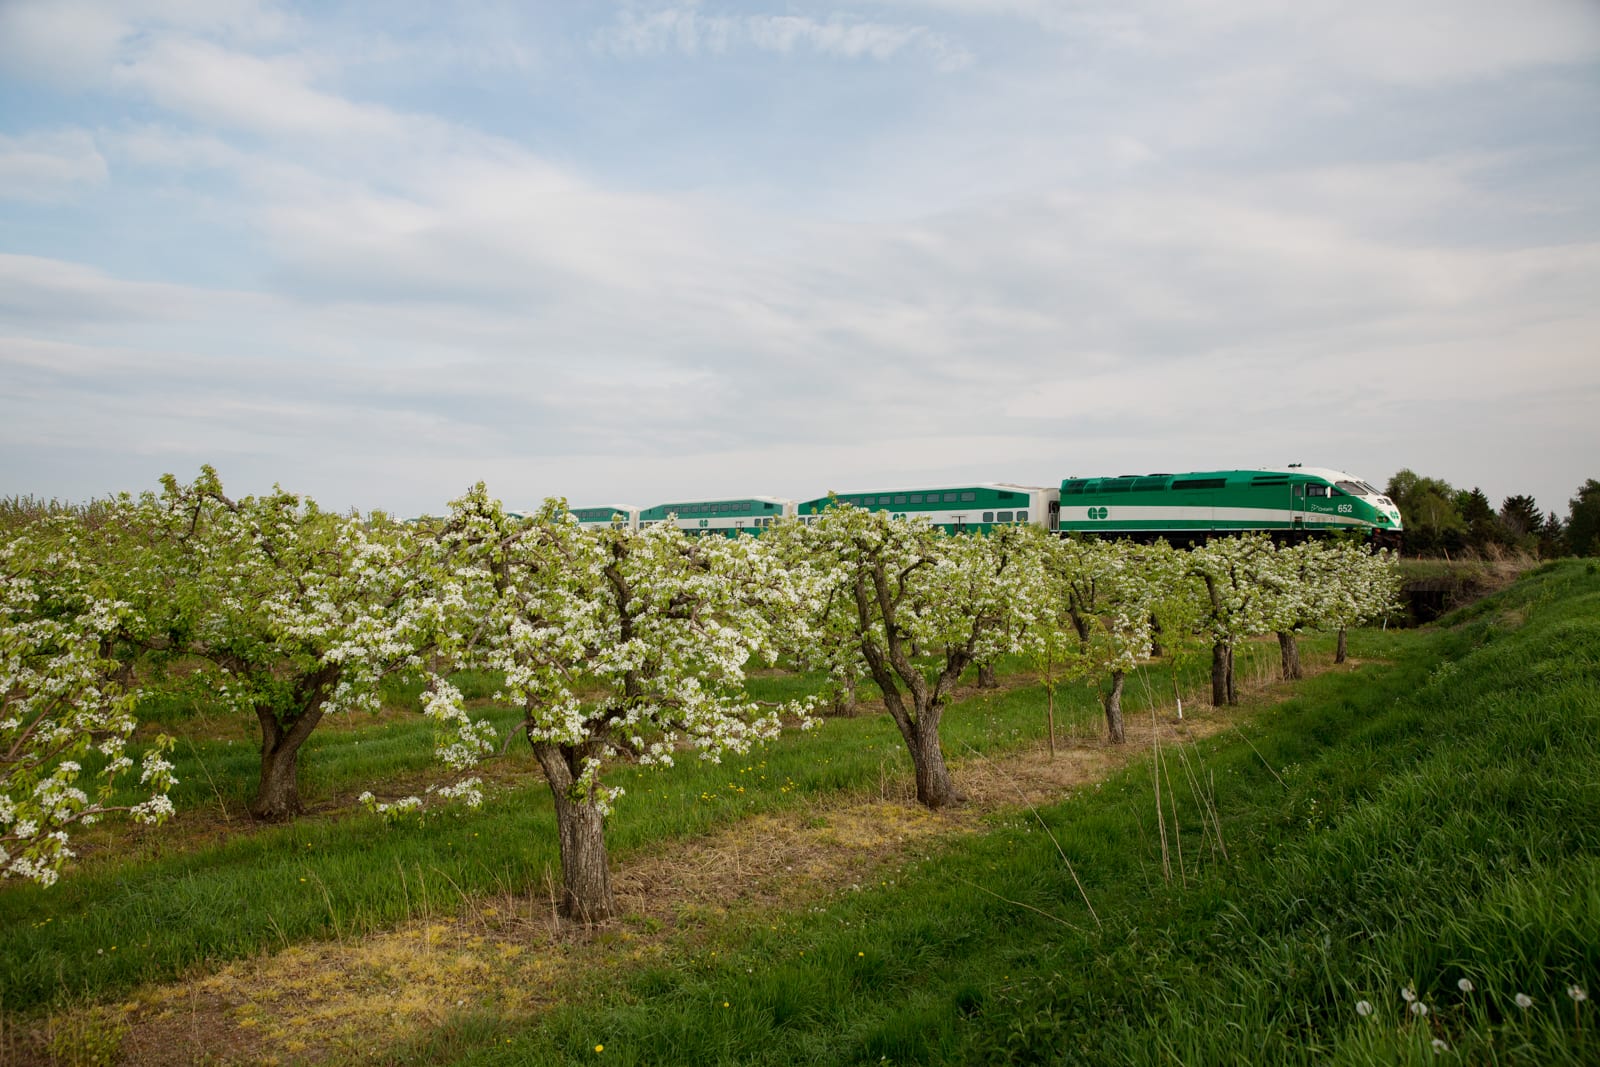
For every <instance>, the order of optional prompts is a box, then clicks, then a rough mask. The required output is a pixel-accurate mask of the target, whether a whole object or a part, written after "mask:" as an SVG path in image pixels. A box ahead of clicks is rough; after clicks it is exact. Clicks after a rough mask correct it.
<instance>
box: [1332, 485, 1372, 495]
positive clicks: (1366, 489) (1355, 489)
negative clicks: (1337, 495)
mask: <svg viewBox="0 0 1600 1067" xmlns="http://www.w3.org/2000/svg"><path fill="white" fill-rule="evenodd" d="M1333 484H1334V485H1337V486H1338V487H1339V488H1340V489H1341V490H1342V491H1344V492H1346V493H1349V494H1350V495H1351V496H1377V495H1378V491H1377V490H1376V489H1374V488H1372V486H1370V485H1368V484H1367V483H1366V482H1334V483H1333Z"/></svg>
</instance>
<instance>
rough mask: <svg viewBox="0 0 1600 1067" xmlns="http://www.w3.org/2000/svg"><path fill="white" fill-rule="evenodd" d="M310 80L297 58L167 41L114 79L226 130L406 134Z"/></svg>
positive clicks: (327, 135)
mask: <svg viewBox="0 0 1600 1067" xmlns="http://www.w3.org/2000/svg"><path fill="white" fill-rule="evenodd" d="M311 73H312V72H311V71H310V70H308V69H307V66H306V64H305V62H304V61H302V60H300V59H298V58H295V57H293V56H288V57H268V58H264V57H258V56H255V55H251V54H248V53H242V52H239V51H237V50H232V49H227V48H223V47H220V46H218V45H215V44H212V43H210V42H207V41H202V40H197V39H193V38H175V37H163V38H160V39H158V40H155V41H152V42H151V43H150V44H149V45H147V46H146V47H144V48H142V49H139V50H138V51H136V52H135V54H134V55H133V57H132V58H130V59H128V60H127V61H125V62H123V63H121V64H119V65H118V66H117V68H116V71H115V77H116V79H117V81H119V82H120V83H122V84H125V85H128V86H131V87H133V88H136V89H138V90H139V91H141V92H143V93H144V94H146V95H148V96H149V97H150V99H151V100H153V101H154V102H155V103H157V104H159V105H161V106H162V107H164V108H167V109H168V110H170V111H174V112H177V113H179V114H181V115H185V116H188V117H190V118H195V119H199V120H201V121H202V122H205V123H208V124H211V125H213V126H220V127H223V128H231V129H240V130H244V131H247V132H251V133H265V134H280V135H283V134H287V135H305V136H311V137H317V138H323V139H335V138H345V137H357V138H371V137H394V136H396V135H398V134H399V133H400V132H401V126H402V120H401V118H400V117H399V116H397V115H396V114H394V113H393V112H391V111H389V110H388V109H386V108H382V107H376V106H373V105H369V104H359V103H353V102H351V101H349V100H346V99H344V98H342V97H340V96H337V95H334V94H332V93H327V92H322V91H319V90H317V89H315V88H313V87H312V86H311V85H310V84H309V82H310V80H311Z"/></svg>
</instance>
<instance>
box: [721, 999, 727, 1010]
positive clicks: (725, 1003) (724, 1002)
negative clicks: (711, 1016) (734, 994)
mask: <svg viewBox="0 0 1600 1067" xmlns="http://www.w3.org/2000/svg"><path fill="white" fill-rule="evenodd" d="M722 1006H723V1007H724V1008H726V1007H727V1006H728V1002H727V1001H726V1000H724V1001H723V1002H722Z"/></svg>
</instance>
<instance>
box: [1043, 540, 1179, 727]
mask: <svg viewBox="0 0 1600 1067" xmlns="http://www.w3.org/2000/svg"><path fill="white" fill-rule="evenodd" d="M1170 554H1171V553H1170V550H1168V549H1167V548H1166V546H1165V545H1160V546H1153V547H1146V546H1141V545H1137V544H1134V543H1133V542H1131V541H1121V540H1117V541H1100V540H1086V539H1082V538H1068V539H1065V540H1061V541H1055V542H1053V543H1051V544H1050V545H1049V550H1048V553H1047V555H1046V557H1045V565H1044V568H1043V575H1044V579H1045V581H1046V583H1047V584H1046V594H1045V596H1046V598H1047V600H1048V601H1049V603H1050V604H1052V605H1053V606H1054V608H1055V611H1054V613H1053V615H1052V616H1049V617H1051V618H1053V619H1055V620H1057V626H1060V625H1061V624H1062V623H1067V624H1070V627H1071V630H1072V632H1073V634H1074V635H1075V636H1076V643H1075V644H1074V645H1072V646H1069V647H1070V651H1071V656H1070V658H1069V659H1068V663H1069V673H1071V674H1078V675H1082V676H1084V677H1088V678H1090V679H1092V680H1093V681H1094V682H1095V684H1096V685H1098V682H1099V679H1101V678H1104V679H1105V680H1106V689H1105V691H1104V692H1103V693H1101V695H1100V702H1101V706H1102V709H1103V710H1104V712H1105V717H1106V732H1107V734H1108V736H1109V737H1110V739H1111V741H1112V742H1113V743H1114V744H1122V743H1123V742H1124V741H1126V740H1127V734H1126V731H1125V729H1124V726H1123V720H1122V688H1123V683H1124V681H1125V680H1126V678H1127V675H1128V672H1129V671H1131V670H1133V669H1134V667H1136V666H1137V665H1138V663H1139V661H1140V660H1141V659H1143V658H1144V657H1145V656H1146V655H1147V654H1148V653H1149V651H1150V647H1151V643H1152V638H1153V635H1154V624H1155V609H1156V605H1157V603H1158V602H1159V600H1160V599H1161V597H1162V590H1163V586H1164V583H1165V581H1166V579H1167V577H1168V575H1167V573H1166V571H1167V568H1166V567H1164V566H1163V564H1164V563H1165V561H1166V560H1167V559H1168V557H1169V556H1170ZM1035 639H1036V640H1038V641H1048V640H1051V639H1052V635H1051V634H1050V633H1049V632H1048V631H1047V630H1045V629H1044V628H1041V629H1040V630H1039V631H1038V633H1037V635H1036V638H1035Z"/></svg>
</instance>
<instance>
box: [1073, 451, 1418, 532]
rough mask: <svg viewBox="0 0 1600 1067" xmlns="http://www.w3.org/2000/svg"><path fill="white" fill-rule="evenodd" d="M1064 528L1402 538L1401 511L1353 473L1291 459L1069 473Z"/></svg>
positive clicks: (1080, 530)
mask: <svg viewBox="0 0 1600 1067" xmlns="http://www.w3.org/2000/svg"><path fill="white" fill-rule="evenodd" d="M1060 528H1061V531H1062V533H1096V534H1104V535H1107V536H1111V537H1130V538H1136V539H1141V540H1154V539H1156V538H1158V537H1161V538H1165V539H1167V540H1168V541H1172V542H1182V541H1199V540H1205V539H1206V538H1208V537H1211V536H1213V535H1216V534H1232V533H1249V532H1263V533H1269V534H1272V535H1274V536H1279V537H1298V536H1304V535H1308V534H1313V533H1328V532H1331V531H1336V530H1358V531H1362V532H1364V533H1365V534H1366V535H1367V536H1369V537H1370V538H1371V539H1373V540H1374V541H1376V542H1377V543H1379V544H1389V545H1394V546H1395V547H1398V546H1399V542H1400V531H1401V521H1400V511H1399V509H1398V508H1396V507H1395V505H1394V502H1393V501H1392V500H1390V499H1389V498H1388V497H1386V496H1384V495H1383V494H1382V493H1380V492H1379V491H1378V490H1377V489H1375V488H1373V487H1372V486H1370V485H1368V484H1367V483H1366V482H1364V481H1362V480H1361V479H1359V478H1357V477H1355V476H1354V475H1351V474H1346V473H1344V472H1343V471H1336V470H1329V469H1328V468H1326V467H1304V466H1300V465H1299V464H1290V465H1289V466H1288V467H1284V468H1263V469H1260V470H1230V471H1195V472H1191V473H1188V474H1148V475H1122V476H1119V477H1116V478H1068V479H1066V480H1065V481H1063V482H1062V483H1061V523H1060Z"/></svg>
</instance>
